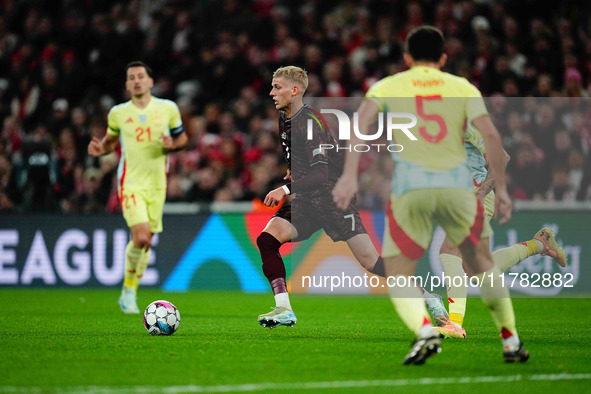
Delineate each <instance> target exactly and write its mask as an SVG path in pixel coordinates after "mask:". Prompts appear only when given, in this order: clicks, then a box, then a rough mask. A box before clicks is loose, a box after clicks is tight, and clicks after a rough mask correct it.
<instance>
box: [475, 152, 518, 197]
mask: <svg viewBox="0 0 591 394" xmlns="http://www.w3.org/2000/svg"><path fill="white" fill-rule="evenodd" d="M503 152H504V155H505V166H504V167H503V168H506V167H507V163H509V161H510V160H511V156H509V154H508V153H507V151H506V150H504V149H503ZM494 188H495V176H494V174H493V172H492V170H491V169H489V170H488V172H487V173H486V178H484V181H482V184H481V185H480V187H479V188H478V191H477V192H476V197H478V199H479V200H480V201H481V202H482V201H484V199H485V198H486V196H487V194H488V193H490V192H491V191H492V190H493V189H494Z"/></svg>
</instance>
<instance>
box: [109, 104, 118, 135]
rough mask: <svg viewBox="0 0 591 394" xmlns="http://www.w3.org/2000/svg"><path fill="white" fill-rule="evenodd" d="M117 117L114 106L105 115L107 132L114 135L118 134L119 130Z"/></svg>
mask: <svg viewBox="0 0 591 394" xmlns="http://www.w3.org/2000/svg"><path fill="white" fill-rule="evenodd" d="M117 118H118V117H117V111H116V110H115V108H111V110H110V111H109V115H107V134H111V135H114V136H116V137H118V136H119V132H120V131H121V130H120V128H119V121H118V120H117Z"/></svg>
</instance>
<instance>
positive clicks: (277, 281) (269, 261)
mask: <svg viewBox="0 0 591 394" xmlns="http://www.w3.org/2000/svg"><path fill="white" fill-rule="evenodd" d="M257 245H258V247H259V251H260V252H261V260H262V261H263V273H264V274H265V276H266V277H267V280H268V281H269V283H270V284H271V287H272V288H273V294H279V293H286V292H287V286H286V282H285V277H286V274H285V265H284V264H283V259H282V258H281V254H280V253H279V247H281V242H279V241H278V240H277V238H275V237H274V236H272V235H271V234H269V233H266V232H264V231H263V232H262V233H261V235H259V236H258V237H257Z"/></svg>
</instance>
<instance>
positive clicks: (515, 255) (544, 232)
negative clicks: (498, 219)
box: [492, 227, 566, 272]
mask: <svg viewBox="0 0 591 394" xmlns="http://www.w3.org/2000/svg"><path fill="white" fill-rule="evenodd" d="M534 254H541V255H548V256H552V258H554V260H556V262H557V263H558V264H559V265H560V266H561V267H564V266H566V254H565V253H564V251H563V250H562V248H561V247H560V246H559V245H558V243H557V242H556V239H555V238H554V233H553V232H552V230H550V229H549V228H546V227H545V228H542V229H541V230H540V231H538V232H537V233H536V235H534V237H533V238H532V239H531V240H529V241H526V242H521V243H518V244H516V245H513V246H509V247H506V248H502V249H498V250H496V251H494V252H493V254H492V256H493V259H494V261H495V264H497V265H498V266H499V269H500V270H501V272H505V271H507V270H509V269H511V268H513V267H514V266H515V265H517V264H518V263H519V262H521V261H522V260H525V259H526V258H528V257H529V256H533V255H534Z"/></svg>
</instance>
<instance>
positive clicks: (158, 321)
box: [144, 300, 181, 335]
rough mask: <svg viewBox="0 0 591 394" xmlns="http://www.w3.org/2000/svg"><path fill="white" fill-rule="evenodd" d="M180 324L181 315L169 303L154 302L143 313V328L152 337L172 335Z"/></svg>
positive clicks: (163, 301) (162, 301)
mask: <svg viewBox="0 0 591 394" xmlns="http://www.w3.org/2000/svg"><path fill="white" fill-rule="evenodd" d="M180 323H181V314H180V313H179V310H178V309H177V308H176V306H174V305H173V303H172V302H170V301H165V300H158V301H154V302H152V303H151V304H150V305H148V307H147V308H146V310H145V311H144V327H146V330H148V332H149V333H150V334H152V335H172V334H174V332H175V331H176V330H178V328H179V324H180Z"/></svg>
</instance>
